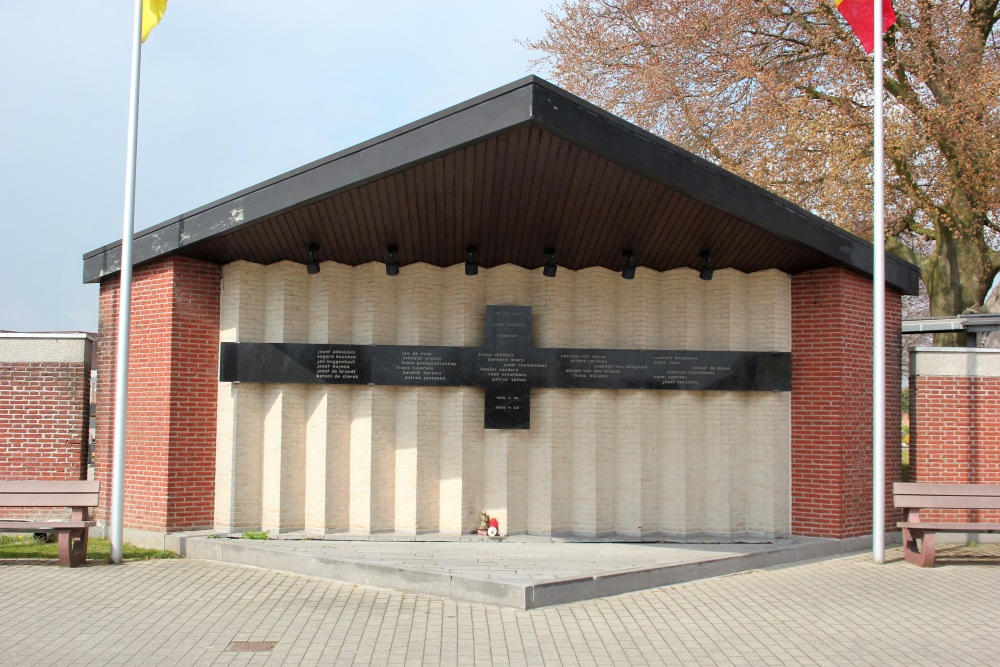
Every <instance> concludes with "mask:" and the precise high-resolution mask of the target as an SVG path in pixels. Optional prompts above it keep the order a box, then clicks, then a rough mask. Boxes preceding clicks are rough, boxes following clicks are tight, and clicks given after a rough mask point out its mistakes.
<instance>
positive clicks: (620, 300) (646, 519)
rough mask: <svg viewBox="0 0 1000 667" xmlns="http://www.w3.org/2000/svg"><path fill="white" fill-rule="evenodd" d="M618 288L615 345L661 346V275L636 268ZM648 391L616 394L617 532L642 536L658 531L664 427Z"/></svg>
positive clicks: (618, 280)
mask: <svg viewBox="0 0 1000 667" xmlns="http://www.w3.org/2000/svg"><path fill="white" fill-rule="evenodd" d="M614 284H615V285H616V289H617V304H618V315H617V330H616V343H615V347H618V348H622V349H633V350H634V349H640V350H642V349H645V350H655V349H659V348H660V335H661V334H660V284H661V274H659V273H657V272H656V271H651V270H650V269H647V268H645V267H639V268H638V269H636V276H635V279H634V280H623V279H617V280H614ZM649 393H650V392H648V391H617V392H614V395H615V399H616V413H617V415H618V417H617V419H618V426H619V427H618V428H617V429H616V438H615V443H614V456H615V475H616V482H615V508H616V517H615V530H616V531H618V532H622V533H626V534H628V535H632V536H636V537H638V536H640V535H641V534H643V533H650V532H654V531H657V530H659V511H658V502H659V454H658V451H657V442H658V433H659V429H660V423H659V422H660V420H659V411H658V407H657V403H658V400H657V398H658V397H655V396H650V395H649Z"/></svg>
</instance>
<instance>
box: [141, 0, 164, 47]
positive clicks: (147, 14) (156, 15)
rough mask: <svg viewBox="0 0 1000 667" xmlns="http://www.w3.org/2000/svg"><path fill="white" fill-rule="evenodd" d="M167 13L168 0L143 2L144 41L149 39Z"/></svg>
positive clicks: (144, 0) (146, 0) (145, 0)
mask: <svg viewBox="0 0 1000 667" xmlns="http://www.w3.org/2000/svg"><path fill="white" fill-rule="evenodd" d="M165 11H167V0H142V41H143V42H145V41H146V38H147V37H149V33H150V31H152V30H153V28H155V27H156V24H157V23H159V22H160V19H161V18H163V12H165Z"/></svg>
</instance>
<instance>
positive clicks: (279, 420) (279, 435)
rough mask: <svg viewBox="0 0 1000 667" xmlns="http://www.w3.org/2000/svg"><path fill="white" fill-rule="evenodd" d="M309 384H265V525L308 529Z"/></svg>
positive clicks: (264, 527)
mask: <svg viewBox="0 0 1000 667" xmlns="http://www.w3.org/2000/svg"><path fill="white" fill-rule="evenodd" d="M305 393H306V392H305V385H264V391H263V408H264V443H263V445H264V458H263V466H264V474H263V484H262V491H263V494H262V495H263V509H262V512H261V528H262V530H267V531H278V532H289V531H296V530H302V529H304V528H305V463H306V456H305V452H306V443H305V440H306V437H305V436H306V411H305Z"/></svg>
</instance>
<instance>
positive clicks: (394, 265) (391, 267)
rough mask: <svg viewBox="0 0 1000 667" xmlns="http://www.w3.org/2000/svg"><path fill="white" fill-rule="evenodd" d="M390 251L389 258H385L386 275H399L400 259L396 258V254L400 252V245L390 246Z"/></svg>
mask: <svg viewBox="0 0 1000 667" xmlns="http://www.w3.org/2000/svg"><path fill="white" fill-rule="evenodd" d="M388 251H389V259H387V260H385V275H387V276H398V275H399V259H397V258H396V254H397V253H398V252H399V247H398V246H394V245H391V246H389V247H388Z"/></svg>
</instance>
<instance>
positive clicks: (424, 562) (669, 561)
mask: <svg viewBox="0 0 1000 667" xmlns="http://www.w3.org/2000/svg"><path fill="white" fill-rule="evenodd" d="M418 539H419V538H418ZM181 541H182V549H183V551H182V553H184V554H185V555H186V557H188V558H201V559H208V560H216V561H223V562H228V563H239V564H243V565H253V566H256V567H262V568H267V569H271V570H282V571H285V572H293V573H297V574H304V575H309V576H314V577H322V578H326V579H335V580H338V581H345V582H350V583H356V584H363V585H366V586H379V587H382V588H393V589H398V590H403V591H410V592H414V593H424V594H428V595H437V596H442V597H449V598H453V599H456V600H463V601H467V602H476V603H481V604H493V605H499V606H503V607H513V608H515V609H535V608H538V607H545V606H549V605H555V604H564V603H568V602H577V601H580V600H589V599H593V598H601V597H606V596H610V595H620V594H622V593H630V592H633V591H638V590H643V589H648V588H657V587H660V586H669V585H672V584H678V583H682V582H686V581H693V580H696V579H704V578H707V577H716V576H720V575H725V574H732V573H735V572H742V571H746V570H753V569H757V568H762V567H768V566H772V565H781V564H785V563H792V562H796V561H800V560H805V559H809V558H817V557H822V556H832V555H838V554H843V553H847V552H850V551H857V550H862V549H867V548H870V546H871V538H869V537H863V538H855V539H850V540H832V539H818V538H802V537H795V538H788V539H778V540H775V541H773V542H769V543H754V544H748V543H744V544H674V543H649V542H646V543H622V542H576V541H555V540H552V539H547V538H532V537H510V538H506V539H505V540H504V541H502V542H493V541H460V542H455V541H447V542H445V541H416V540H414V538H409V539H408V540H406V541H402V540H393V539H385V540H378V541H375V540H345V539H336V540H306V539H300V540H293V539H278V540H259V541H258V540H247V539H235V538H231V537H225V536H219V537H205V536H190V537H186V538H182V540H181Z"/></svg>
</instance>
